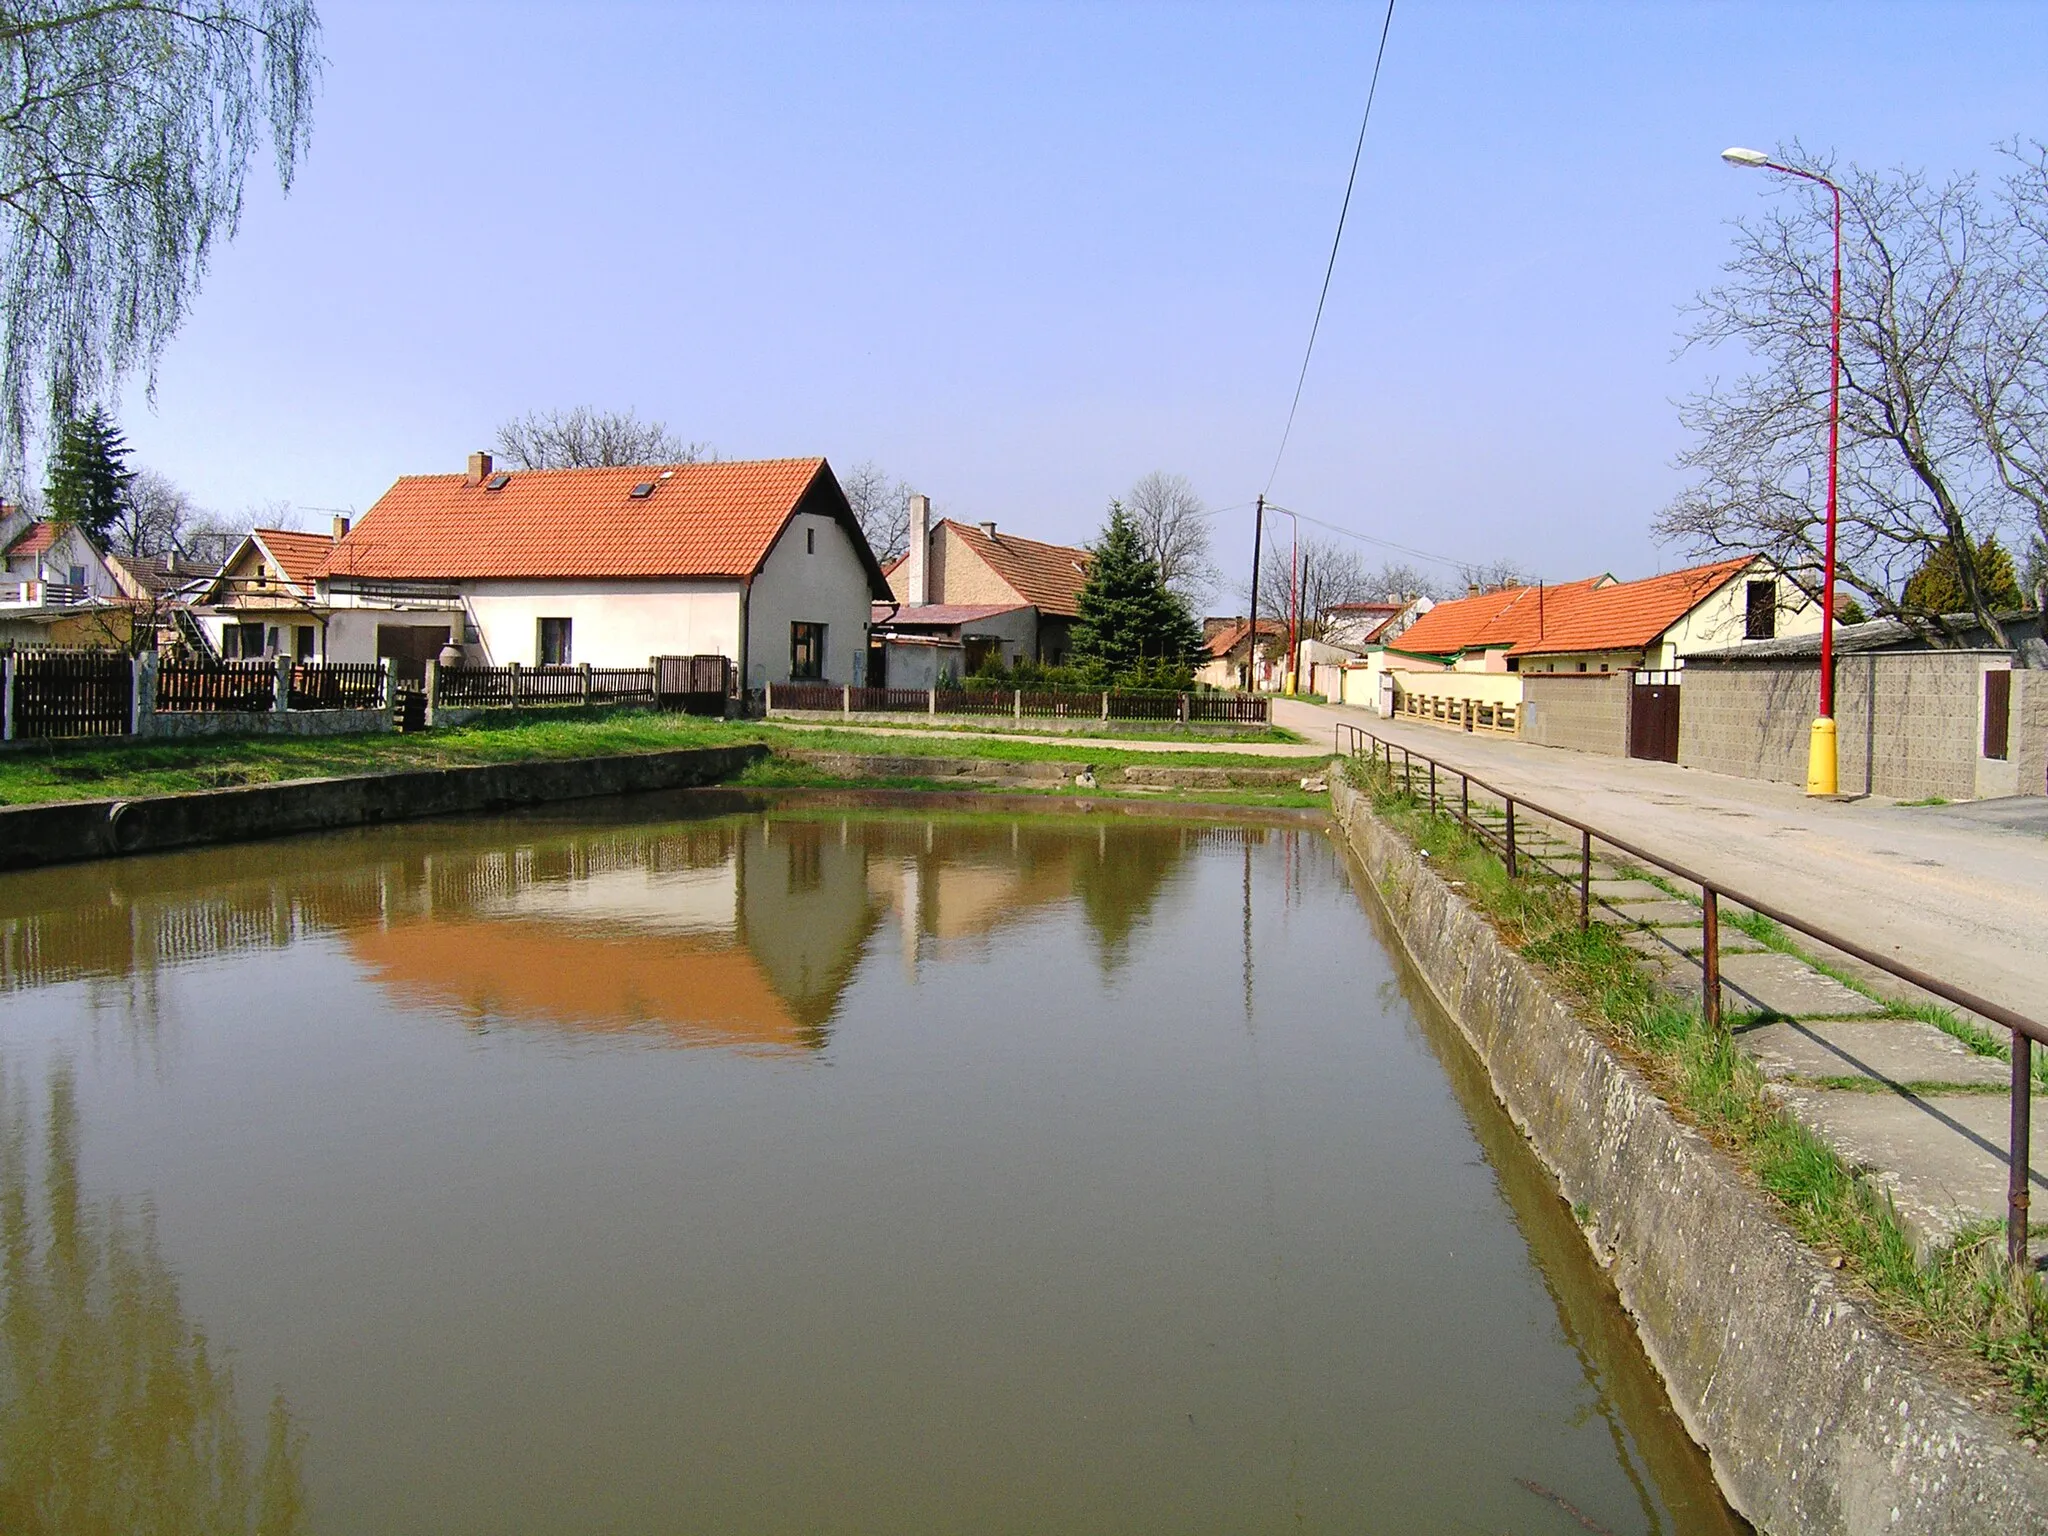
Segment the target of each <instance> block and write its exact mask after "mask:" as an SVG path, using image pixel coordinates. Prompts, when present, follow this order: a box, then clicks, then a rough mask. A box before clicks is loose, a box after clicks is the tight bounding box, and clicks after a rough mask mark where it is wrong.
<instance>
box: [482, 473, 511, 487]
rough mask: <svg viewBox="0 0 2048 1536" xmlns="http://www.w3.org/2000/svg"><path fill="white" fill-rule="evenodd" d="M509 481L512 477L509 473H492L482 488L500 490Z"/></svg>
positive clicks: (508, 483) (509, 482)
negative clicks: (488, 481)
mask: <svg viewBox="0 0 2048 1536" xmlns="http://www.w3.org/2000/svg"><path fill="white" fill-rule="evenodd" d="M511 483H512V477H511V476H510V475H493V476H491V478H490V483H489V484H487V485H486V486H485V487H484V489H485V490H487V491H502V490H503V489H505V487H506V486H508V485H510V484H511Z"/></svg>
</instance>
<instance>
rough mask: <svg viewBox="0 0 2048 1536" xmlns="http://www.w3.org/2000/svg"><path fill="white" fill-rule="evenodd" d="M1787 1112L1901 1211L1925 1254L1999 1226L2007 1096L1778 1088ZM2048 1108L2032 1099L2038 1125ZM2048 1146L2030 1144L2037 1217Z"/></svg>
mask: <svg viewBox="0 0 2048 1536" xmlns="http://www.w3.org/2000/svg"><path fill="white" fill-rule="evenodd" d="M1778 1091H1779V1093H1780V1095H1781V1097H1782V1098H1783V1100H1784V1102H1785V1104H1786V1106H1787V1107H1788V1108H1789V1109H1790V1110H1791V1111H1792V1113H1793V1114H1794V1115H1795V1116H1797V1117H1798V1119H1799V1120H1800V1121H1801V1122H1802V1123H1804V1124H1805V1125H1806V1126H1808V1127H1809V1128H1810V1129H1811V1130H1812V1131H1813V1132H1814V1133H1815V1134H1816V1135H1818V1136H1820V1137H1821V1138H1822V1139H1823V1140H1824V1141H1826V1142H1827V1143H1828V1144H1829V1145H1830V1146H1832V1147H1833V1148H1834V1149H1835V1150H1836V1152H1838V1153H1839V1154H1840V1155H1841V1156H1842V1157H1843V1158H1844V1159H1845V1160H1846V1161H1847V1162H1848V1163H1849V1164H1850V1165H1851V1166H1852V1167H1855V1168H1857V1169H1859V1170H1860V1171H1863V1172H1864V1173H1865V1176H1866V1177H1868V1178H1870V1179H1871V1180H1872V1181H1874V1182H1875V1183H1877V1184H1878V1185H1879V1186H1880V1187H1882V1188H1883V1189H1884V1190H1885V1191H1886V1192H1887V1193H1889V1194H1890V1195H1891V1197H1892V1200H1893V1202H1894V1204H1896V1205H1897V1207H1898V1211H1899V1216H1900V1218H1901V1220H1902V1221H1903V1222H1904V1223H1905V1226H1906V1230H1907V1233H1908V1234H1909V1235H1910V1236H1911V1237H1912V1239H1913V1242H1914V1245H1915V1246H1916V1247H1918V1248H1919V1249H1920V1251H1921V1252H1922V1254H1923V1255H1924V1254H1925V1253H1926V1252H1928V1251H1929V1250H1930V1249H1932V1248H1934V1247H1937V1246H1939V1245H1940V1244H1942V1243H1945V1242H1947V1241H1949V1240H1950V1239H1951V1238H1953V1237H1954V1236H1955V1234H1956V1231H1957V1229H1958V1228H1960V1227H1961V1226H1962V1225H1963V1224H1964V1223H1966V1222H1970V1221H1983V1220H1989V1221H2003V1220H2005V1178H2006V1146H2007V1142H2006V1131H2007V1125H2008V1121H2007V1116H2008V1114H2009V1113H2010V1110H2009V1107H2008V1105H2007V1103H2006V1100H2005V1098H2004V1096H2003V1095H1998V1094H1975V1095H1968V1096H1963V1097H1954V1098H1935V1099H1923V1098H1916V1097H1914V1096H1913V1095H1910V1094H1900V1093H1841V1092H1831V1091H1829V1090H1827V1089H1811V1088H1793V1087H1782V1088H1780V1089H1779V1090H1778ZM2044 1110H2048V1104H2044V1103H2043V1102H2042V1101H2041V1100H2039V1099H2036V1100H2035V1117H2036V1119H2037V1120H2038V1119H2039V1118H2040V1116H2041V1114H2042V1112H2043V1111H2044ZM2044 1151H2048V1137H2036V1138H2035V1140H2034V1155H2033V1161H2032V1165H2031V1167H2030V1169H2029V1181H2030V1183H2031V1184H2032V1187H2033V1190H2034V1201H2035V1204H2036V1208H2039V1206H2040V1205H2041V1203H2042V1201H2043V1198H2044V1192H2048V1162H2044V1159H2043V1153H2044Z"/></svg>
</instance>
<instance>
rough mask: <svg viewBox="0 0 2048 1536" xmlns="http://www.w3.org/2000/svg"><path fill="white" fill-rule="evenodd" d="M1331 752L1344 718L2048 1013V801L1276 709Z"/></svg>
mask: <svg viewBox="0 0 2048 1536" xmlns="http://www.w3.org/2000/svg"><path fill="white" fill-rule="evenodd" d="M1274 718H1275V723H1276V724H1279V725H1283V726H1286V727H1288V728H1289V729H1291V730H1296V731H1299V732H1301V733H1302V734H1303V735H1306V736H1309V737H1311V738H1312V739H1315V740H1318V741H1320V742H1322V743H1324V744H1325V745H1327V744H1328V743H1329V742H1330V740H1331V727H1332V726H1333V725H1334V724H1335V723H1336V722H1338V721H1340V720H1342V721H1349V722H1352V723H1355V724H1360V725H1366V726H1369V727H1370V728H1371V729H1373V730H1376V731H1378V732H1379V733H1380V734H1381V735H1383V736H1385V737H1386V738H1388V739H1389V740H1392V741H1398V742H1401V743H1403V744H1405V745H1408V746H1410V747H1413V748H1414V749H1415V750H1417V751H1424V752H1428V753H1429V754H1430V755H1431V756H1433V757H1436V758H1438V759H1439V760H1441V761H1445V762H1450V763H1455V764H1457V765H1459V766H1460V767H1463V768H1466V769H1468V770H1469V771H1470V772H1473V773H1477V774H1480V775H1482V776H1484V777H1485V778H1487V779H1488V780H1490V781H1491V782H1493V783H1497V784H1500V785H1501V786H1502V787H1504V788H1507V789H1511V790H1517V791H1519V792H1522V793H1526V794H1527V795H1528V796H1529V797H1530V798H1531V799H1532V800H1534V801H1536V802H1537V803H1539V804H1545V805H1549V806H1553V807H1555V808H1556V809H1557V810H1559V811H1562V812H1564V813H1565V814H1567V815H1572V816H1577V817H1580V818H1581V819H1583V820H1585V821H1588V822H1591V823H1592V824H1593V825H1595V826H1603V827H1609V828H1611V829H1613V831H1614V832H1615V834H1616V835H1617V836H1621V837H1625V838H1628V839H1629V840H1631V841H1632V842H1635V843H1637V844H1639V845H1640V846H1642V847H1644V848H1646V849H1649V850H1650V851H1652V852H1657V853H1663V854H1666V855H1668V856H1669V857H1670V858H1672V859H1673V860H1675V861H1676V862H1678V863H1680V864H1684V865H1688V866H1690V867H1691V868H1694V869H1697V870H1699V871H1700V872H1701V873H1702V874H1705V875H1708V876H1710V877H1714V878H1717V879H1720V880H1724V881H1726V882H1727V883H1728V884H1729V885H1730V886H1732V887H1734V888H1736V889H1738V890H1746V891H1748V892H1749V893H1750V894H1752V895H1754V896H1756V897H1757V898H1758V899H1759V900H1762V901H1768V902H1772V903H1775V904H1776V905H1778V906H1781V907H1783V908H1784V909H1785V910H1787V911H1789V912H1793V913H1797V914H1799V915H1802V916H1809V917H1811V918H1812V919H1813V920H1814V921H1816V922H1818V923H1820V924H1821V925H1822V926H1824V927H1829V928H1833V929H1835V930H1837V931H1838V932H1841V933H1843V934H1844V935H1846V936H1850V937H1854V938H1856V939H1858V940H1859V941H1860V942H1862V943H1865V944H1867V945H1869V946H1870V947H1871V948H1873V949H1876V950H1878V951H1880V952H1889V953H1891V954H1893V955H1895V956H1897V957H1898V958H1899V959H1901V960H1904V961H1905V962H1907V963H1908V964H1910V965H1914V966H1918V967H1920V968H1921V969H1923V970H1926V971H1928V972H1931V973H1932V974H1934V975H1937V976H1940V977H1943V978H1945V979H1947V980H1949V981H1952V982H1954V983H1956V984H1959V985H1961V986H1965V987H1968V988H1970V989H1971V990H1973V991H1976V992H1978V993H1980V994H1982V995H1984V996H1986V997H1989V998H1992V999H1994V1000H1995V1001H1997V1002H2001V1003H2004V1004H2005V1005H2006V1006H2007V1007H2010V1008H2016V1009H2019V1010H2021V1011H2022V1012H2025V1013H2028V1014H2030V1015H2032V1016H2033V1017H2035V1018H2048V836H2043V835H2042V833H2043V832H2044V831H2048V814H2036V812H2037V811H2043V812H2048V802H2043V801H2040V800H2032V801H2028V802H2017V801H1993V802H1985V803H1984V804H1982V805H1979V806H1973V807H1947V808H1942V807H1930V808H1925V809H1922V808H1911V809H1909V808H1904V807H1900V806H1896V805H1893V804H1891V803H1889V802H1883V801H1875V800H1865V801H1858V802H1851V803H1837V802H1816V801H1811V800H1808V799H1807V798H1806V796H1805V795H1804V794H1803V793H1801V792H1800V791H1799V790H1797V789H1795V788H1793V787H1792V786H1790V785H1784V784H1766V783H1762V782H1759V781H1757V780H1753V779H1738V778H1729V777H1725V776H1723V775H1720V774H1711V773H1701V772H1698V771H1696V770H1694V769H1688V768H1679V767H1676V766H1674V765H1671V764H1666V763H1645V762H1634V761H1629V760H1626V759H1617V758H1607V757H1594V756H1590V755H1587V754H1585V753H1579V752H1565V751H1560V750H1558V749H1555V748H1551V747H1538V746H1532V745H1530V744H1528V743H1526V742H1520V741H1513V740H1502V739H1497V738H1493V737H1486V736H1477V735H1467V734H1465V733H1464V732H1462V731H1452V730H1446V729H1442V728H1440V727H1436V726H1428V725H1419V724H1414V723H1410V722H1404V721H1398V720H1387V721H1382V720H1380V719H1379V718H1378V717H1377V716H1375V715H1372V714H1370V713H1369V712H1367V711H1365V710H1358V709H1348V708H1337V707H1331V706H1326V705H1310V704H1303V703H1299V702H1296V701H1294V700H1281V701H1277V702H1276V705H1275V709H1274Z"/></svg>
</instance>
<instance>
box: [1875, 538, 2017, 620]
mask: <svg viewBox="0 0 2048 1536" xmlns="http://www.w3.org/2000/svg"><path fill="white" fill-rule="evenodd" d="M1970 563H1971V564H1972V565H1973V566H1975V567H1976V573H1977V590H1978V593H1979V594H1980V595H1981V596H1982V598H1983V599H1984V606H1985V607H1986V608H1988V609H1990V610H1991V611H1992V612H1993V613H2007V612H2011V611H2012V610H2013V609H2015V608H2019V607H2022V606H2024V602H2023V599H2022V597H2021V594H2020V582H2019V576H2018V574H2017V573H2016V572H2015V571H2014V570H2013V565H2012V556H2011V555H2009V554H2007V553H2006V551H2005V546H2004V545H2002V544H2000V543H1999V542H1998V540H1997V539H1996V538H1995V537H1994V538H1989V539H1986V540H1985V541H1984V542H1983V543H1982V544H1972V545H1971V546H1970ZM1900 601H1901V603H1902V605H1903V606H1904V607H1906V608H1907V609H1909V610H1911V611H1913V612H1916V613H1925V614H1933V615H1936V616H1940V615H1943V614H1951V613H1968V612H1970V594H1969V593H1968V592H1967V591H1965V590H1964V588H1963V572H1962V562H1961V561H1960V560H1958V559H1957V558H1956V548H1955V546H1954V545H1953V544H1947V543H1944V544H1941V545H1939V546H1937V547H1936V548H1935V549H1934V550H1933V552H1932V553H1930V554H1929V555H1928V556H1927V558H1926V559H1925V560H1923V561H1921V563H1920V569H1919V570H1917V571H1915V572H1914V573H1913V574H1912V575H1911V576H1909V577H1907V578H1906V590H1905V591H1904V592H1903V593H1902V594H1900Z"/></svg>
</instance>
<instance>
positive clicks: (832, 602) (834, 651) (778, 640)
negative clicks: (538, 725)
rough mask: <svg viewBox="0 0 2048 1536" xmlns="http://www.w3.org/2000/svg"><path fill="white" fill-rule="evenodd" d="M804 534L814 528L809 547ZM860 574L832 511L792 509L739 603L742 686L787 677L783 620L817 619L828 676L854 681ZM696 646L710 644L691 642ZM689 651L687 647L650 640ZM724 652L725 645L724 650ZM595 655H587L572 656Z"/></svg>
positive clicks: (862, 633) (863, 646) (863, 603)
mask: <svg viewBox="0 0 2048 1536" xmlns="http://www.w3.org/2000/svg"><path fill="white" fill-rule="evenodd" d="M806 534H811V535H815V538H814V539H813V540H812V541H811V544H814V545H815V549H812V548H811V547H810V544H807V542H806V538H805V536H806ZM869 596H870V594H869V591H868V578H867V573H866V571H865V569H864V568H863V567H862V565H861V561H860V554H859V552H858V551H857V550H856V549H855V548H854V544H853V540H852V539H850V538H848V537H847V534H846V530H845V528H844V527H843V526H842V525H841V524H840V523H839V522H838V521H837V520H836V519H834V518H830V517H824V516H820V515H818V514H815V513H810V512H800V513H798V514H797V515H796V516H795V517H793V518H791V519H790V520H789V526H788V527H786V528H784V529H783V530H782V537H781V538H779V539H777V540H776V541H775V547H774V548H773V549H771V550H769V551H768V558H767V559H766V560H765V561H763V562H762V565H761V573H760V574H759V575H758V576H756V577H755V578H754V591H753V596H752V597H751V598H750V599H749V600H748V605H747V630H748V645H747V686H748V687H749V688H758V687H760V686H761V685H762V684H763V683H786V682H788V681H789V626H790V625H791V624H793V623H808V624H823V625H824V626H825V676H824V678H823V679H822V680H823V681H825V682H828V683H861V682H865V681H866V680H867V669H868V612H869V610H868V603H869ZM694 649H695V650H698V651H711V650H716V649H718V647H716V646H697V647H695V648H694ZM662 650H669V651H675V652H677V653H678V654H683V655H688V654H691V648H685V647H677V646H669V647H657V648H656V650H654V651H648V652H645V653H643V654H642V656H641V661H642V662H643V663H644V662H645V661H646V658H647V657H648V656H651V655H655V654H657V653H658V652H660V651H662ZM726 654H727V655H731V654H732V652H731V651H727V652H726ZM579 659H580V660H589V661H592V662H595V661H596V658H595V657H584V658H579Z"/></svg>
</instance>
